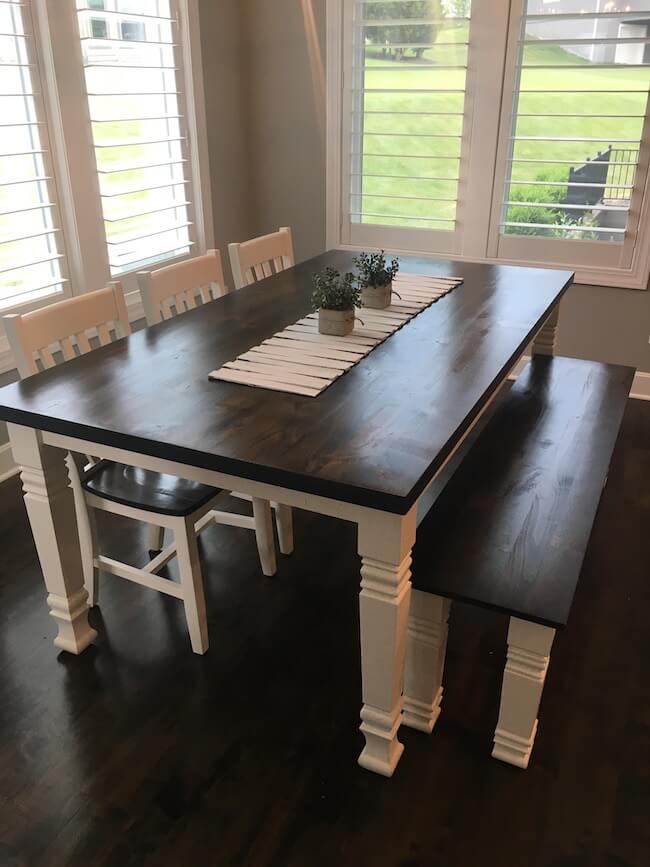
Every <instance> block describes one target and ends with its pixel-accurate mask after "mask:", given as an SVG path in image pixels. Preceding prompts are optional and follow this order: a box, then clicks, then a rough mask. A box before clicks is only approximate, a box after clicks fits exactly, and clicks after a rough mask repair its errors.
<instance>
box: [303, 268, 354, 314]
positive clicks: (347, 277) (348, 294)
mask: <svg viewBox="0 0 650 867" xmlns="http://www.w3.org/2000/svg"><path fill="white" fill-rule="evenodd" d="M313 284H314V291H313V293H312V296H311V301H312V304H313V305H314V310H319V309H321V308H322V309H323V310H354V308H355V307H361V289H360V288H359V284H358V283H357V281H356V278H355V276H354V274H352V273H347V274H343V275H342V274H341V273H340V272H339V271H337V270H336V269H335V268H330V267H327V268H325V270H324V271H322V272H321V273H320V274H314V277H313Z"/></svg>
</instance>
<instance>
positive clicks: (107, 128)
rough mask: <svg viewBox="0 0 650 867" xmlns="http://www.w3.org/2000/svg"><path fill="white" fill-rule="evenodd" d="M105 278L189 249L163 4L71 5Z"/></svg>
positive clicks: (167, 12) (178, 87) (175, 69)
mask: <svg viewBox="0 0 650 867" xmlns="http://www.w3.org/2000/svg"><path fill="white" fill-rule="evenodd" d="M77 12H78V17H79V29H80V35H81V41H82V50H83V58H84V66H85V75H86V89H87V93H88V102H89V110H90V119H91V123H92V131H93V140H94V145H95V154H96V160H97V171H98V173H99V186H100V194H101V200H102V211H103V217H104V225H105V231H106V243H107V246H108V259H109V264H110V269H111V273H112V274H114V275H119V274H121V273H124V272H126V271H133V270H135V269H137V268H141V267H146V266H147V265H149V264H152V263H155V262H160V261H162V260H166V259H171V258H175V257H178V256H182V255H186V254H187V253H189V252H190V250H191V247H192V246H193V243H194V241H193V234H192V228H193V218H192V195H191V184H190V179H189V178H190V176H189V172H188V171H186V169H187V163H188V155H187V154H188V140H187V128H186V125H185V116H184V111H183V99H184V94H183V76H182V70H181V66H182V62H181V58H180V46H179V41H180V39H179V29H178V28H179V21H178V11H177V9H176V6H175V4H174V3H173V2H171V0H78V3H77Z"/></svg>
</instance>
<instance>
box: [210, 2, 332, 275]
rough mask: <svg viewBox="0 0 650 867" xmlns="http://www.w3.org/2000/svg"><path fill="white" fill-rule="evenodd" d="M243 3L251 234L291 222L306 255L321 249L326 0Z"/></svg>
mask: <svg viewBox="0 0 650 867" xmlns="http://www.w3.org/2000/svg"><path fill="white" fill-rule="evenodd" d="M242 6H243V7H244V8H245V16H244V17H245V35H244V51H245V60H246V67H247V73H248V98H249V101H248V104H247V111H248V133H249V137H250V142H251V163H250V179H249V180H250V196H251V204H252V222H251V230H252V231H251V234H255V235H256V234H261V233H263V232H270V231H274V230H275V229H277V228H278V227H279V226H284V225H289V226H291V227H292V228H293V232H294V243H295V249H296V255H297V256H298V257H299V258H300V259H305V258H308V257H309V256H313V255H316V254H317V253H320V252H322V250H323V249H324V247H325V206H324V203H325V69H324V58H325V2H324V0H273V2H271V3H270V2H269V0H245V2H244V3H242ZM215 204H216V206H217V207H218V203H215Z"/></svg>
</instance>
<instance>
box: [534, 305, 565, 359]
mask: <svg viewBox="0 0 650 867" xmlns="http://www.w3.org/2000/svg"><path fill="white" fill-rule="evenodd" d="M559 321H560V305H559V304H557V305H556V306H555V308H554V310H553V312H552V313H551V315H550V316H549V317H548V319H547V320H546V322H545V323H544V326H543V328H542V329H541V331H540V332H539V333H538V335H537V337H536V338H535V340H534V341H533V355H555V344H556V342H557V328H558V323H559Z"/></svg>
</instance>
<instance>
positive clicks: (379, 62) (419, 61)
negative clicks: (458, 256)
mask: <svg viewBox="0 0 650 867" xmlns="http://www.w3.org/2000/svg"><path fill="white" fill-rule="evenodd" d="M350 11H351V13H352V15H353V22H352V40H351V41H352V45H351V48H352V55H353V57H352V64H351V67H350V78H349V81H350V88H349V94H348V96H349V111H350V121H351V125H350V129H349V130H348V140H349V143H350V152H349V159H350V186H349V218H350V225H349V230H350V240H351V241H352V242H353V243H354V240H355V239H358V240H359V241H362V240H365V239H366V238H368V237H369V234H368V230H367V227H370V226H394V227H403V228H405V229H408V230H412V229H427V230H429V231H430V232H431V233H432V234H434V235H435V236H437V237H436V242H435V243H436V246H437V247H438V248H439V249H442V250H451V249H452V248H453V245H454V238H453V235H454V232H455V230H456V225H457V220H458V192H459V186H458V185H459V178H460V175H461V164H462V163H463V159H464V146H465V147H466V144H467V142H466V136H465V133H466V131H467V129H468V126H469V122H468V121H467V118H466V113H467V105H466V82H467V57H468V52H467V48H468V38H469V21H470V17H469V16H470V2H469V0H467V2H463V3H456V4H450V5H448V6H445V7H444V8H443V7H441V6H440V4H437V3H435V2H432V0H393V2H378V0H357V2H356V3H354V4H353V5H352V6H351V9H350Z"/></svg>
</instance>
